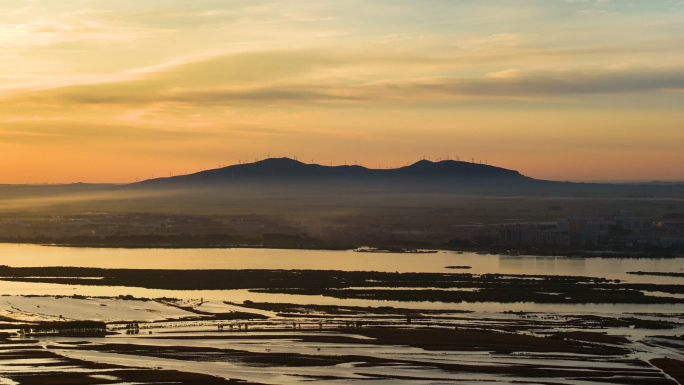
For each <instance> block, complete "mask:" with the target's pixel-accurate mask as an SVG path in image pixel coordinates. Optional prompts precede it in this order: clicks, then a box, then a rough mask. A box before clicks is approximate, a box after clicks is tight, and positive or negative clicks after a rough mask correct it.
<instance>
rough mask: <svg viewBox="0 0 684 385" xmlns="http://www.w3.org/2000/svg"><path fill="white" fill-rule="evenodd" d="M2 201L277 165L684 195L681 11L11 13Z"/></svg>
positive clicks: (2, 26)
mask: <svg viewBox="0 0 684 385" xmlns="http://www.w3.org/2000/svg"><path fill="white" fill-rule="evenodd" d="M0 47H1V48H2V50H1V51H0V161H2V163H3V164H4V165H5V167H4V168H3V173H2V174H0V183H44V182H45V183H69V182H79V181H80V182H115V183H127V182H134V181H135V180H136V179H147V178H151V177H153V176H157V177H158V176H169V175H178V174H183V173H191V172H196V171H199V170H200V169H208V168H216V167H219V166H221V165H229V164H234V163H238V162H243V161H254V160H255V159H263V158H266V157H268V156H270V157H278V156H288V157H295V156H296V157H297V158H298V159H299V160H300V161H304V162H312V161H313V162H316V163H321V164H330V163H332V164H344V162H349V163H354V162H357V163H358V164H361V165H364V166H366V167H370V168H378V167H380V168H385V167H397V166H403V165H406V164H407V162H410V163H413V162H415V161H417V160H418V159H420V158H422V157H423V156H425V157H430V158H432V159H437V158H447V157H449V158H450V159H455V158H456V157H457V156H458V157H460V159H461V160H468V161H471V160H473V159H474V160H475V161H476V162H480V161H482V162H483V163H484V162H487V163H488V164H494V165H497V166H501V167H505V168H510V169H515V170H518V171H520V172H521V173H522V174H524V175H527V176H531V177H534V178H540V179H552V180H604V181H607V180H684V168H683V167H682V166H681V165H682V164H684V151H683V150H682V149H684V129H683V128H684V2H682V1H678V0H674V1H667V0H663V1H619V0H522V1H501V0H485V1H479V0H463V1H446V0H426V1H403V0H402V1H397V0H386V1H372V2H368V1H328V0H321V1H315V2H312V1H300V0H293V1H287V2H282V1H281V2H276V1H260V0H258V1H254V0H251V1H212V0H198V1H192V2H187V1H176V0H165V1H161V0H149V1H140V2H129V1H111V0H107V1H98V2H92V1H85V0H64V1H52V0H51V1H47V0H35V1H28V0H26V1H13V2H4V3H3V4H2V5H0Z"/></svg>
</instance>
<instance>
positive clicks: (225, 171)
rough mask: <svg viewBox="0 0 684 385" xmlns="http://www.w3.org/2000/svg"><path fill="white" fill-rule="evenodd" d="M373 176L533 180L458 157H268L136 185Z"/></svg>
mask: <svg viewBox="0 0 684 385" xmlns="http://www.w3.org/2000/svg"><path fill="white" fill-rule="evenodd" d="M355 178H361V179H372V180H377V181H382V180H388V181H400V180H402V179H413V180H415V179H422V180H426V179H431V180H433V181H443V182H455V181H459V180H462V181H478V180H479V181H482V180H496V179H499V180H509V181H510V180H518V181H522V180H532V178H529V177H526V176H524V175H522V174H520V173H519V172H518V171H515V170H509V169H505V168H501V167H495V166H490V165H484V164H479V163H468V162H462V161H455V160H442V161H438V162H432V161H429V160H420V161H418V162H416V163H413V164H411V165H407V166H403V167H399V168H391V169H372V168H366V167H363V166H360V165H339V166H325V165H320V164H315V163H303V162H300V161H298V160H295V159H290V158H268V159H264V160H260V161H256V162H252V163H242V164H236V165H231V166H226V167H221V168H216V169H211V170H205V171H200V172H197V173H193V174H187V175H179V176H172V177H164V178H155V179H148V180H145V181H141V182H137V183H134V185H152V184H186V183H191V184H196V183H200V184H215V183H229V182H231V181H268V180H278V181H282V180H293V181H294V180H343V179H355Z"/></svg>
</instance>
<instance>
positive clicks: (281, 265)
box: [0, 244, 684, 284]
mask: <svg viewBox="0 0 684 385" xmlns="http://www.w3.org/2000/svg"><path fill="white" fill-rule="evenodd" d="M0 255H1V256H2V261H3V262H2V263H3V264H6V265H9V266H13V267H20V266H80V267H101V268H133V269H159V268H164V269H314V270H345V271H359V270H364V271H386V272H395V271H397V272H400V273H403V272H441V273H445V272H452V273H464V272H466V273H473V274H485V273H503V274H533V275H581V276H592V277H603V278H607V279H620V280H623V281H626V282H635V283H660V284H683V283H684V278H680V277H679V278H678V277H655V276H636V275H629V274H627V272H629V271H662V272H682V268H684V258H672V259H637V258H626V259H621V258H587V259H585V258H568V257H537V256H500V255H477V254H475V253H467V252H466V253H462V254H457V253H455V252H451V251H440V252H439V253H435V254H420V255H416V254H386V253H355V252H352V251H351V250H341V251H330V250H276V249H106V248H70V247H48V246H37V245H19V244H0ZM454 265H458V266H471V267H472V268H471V269H468V270H449V269H446V268H445V267H446V266H454Z"/></svg>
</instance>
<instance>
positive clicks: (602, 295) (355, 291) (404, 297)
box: [0, 266, 684, 304]
mask: <svg viewBox="0 0 684 385" xmlns="http://www.w3.org/2000/svg"><path fill="white" fill-rule="evenodd" d="M0 277H2V278H1V279H3V280H9V281H22V282H44V283H58V284H68V285H85V286H129V287H144V288H149V289H169V290H230V289H249V290H251V291H254V292H265V293H284V294H300V295H324V296H329V297H334V298H357V299H373V300H394V301H440V302H451V303H459V302H464V301H465V302H489V301H492V302H503V303H511V302H536V303H634V304H636V303H643V304H659V303H660V304H664V303H684V298H675V297H666V296H651V295H646V294H644V291H647V292H662V293H669V294H684V285H658V284H634V283H620V282H618V281H613V280H606V279H605V278H592V277H575V276H553V275H549V276H545V275H504V274H482V275H477V274H469V273H458V274H457V273H388V272H369V271H356V272H350V271H337V270H154V269H100V268H78V267H17V268H13V267H8V266H0ZM60 277H61V278H60ZM93 277H97V278H99V279H89V278H93ZM418 289H420V290H418ZM459 289H463V290H459Z"/></svg>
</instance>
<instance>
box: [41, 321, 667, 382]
mask: <svg viewBox="0 0 684 385" xmlns="http://www.w3.org/2000/svg"><path fill="white" fill-rule="evenodd" d="M354 335H360V336H364V337H367V338H366V339H358V338H353V336H354ZM257 337H259V336H258V335H250V336H245V337H241V336H223V335H217V336H197V337H193V336H185V337H183V338H176V337H162V338H166V339H177V340H179V343H180V341H183V340H187V339H190V340H206V339H231V340H236V339H237V340H239V339H241V338H248V339H250V340H252V339H254V338H257ZM263 337H264V338H275V339H280V338H286V339H294V340H296V341H302V342H305V343H307V344H322V345H321V346H324V348H323V349H325V346H331V345H332V346H334V344H355V345H368V346H377V345H385V346H397V345H400V346H411V347H415V348H422V349H425V350H433V351H453V352H455V351H467V352H494V354H511V353H515V352H522V353H533V354H534V353H536V354H544V353H546V354H550V355H554V354H582V355H584V356H585V357H595V358H597V359H599V360H602V361H605V360H609V361H616V362H621V363H629V364H631V365H632V367H629V368H619V369H612V368H609V367H605V366H604V367H597V368H593V367H591V366H589V367H584V366H583V365H577V366H573V365H566V366H555V365H553V364H548V365H545V364H535V365H509V364H501V365H470V364H467V363H464V364H454V363H442V362H439V361H424V360H419V359H417V360H412V359H410V358H406V359H396V358H395V359H385V358H382V357H375V356H368V355H364V356H356V355H340V354H332V355H331V354H328V353H324V354H304V353H290V354H282V353H278V352H255V351H241V350H233V349H220V348H213V347H199V346H182V345H180V344H179V345H177V346H155V345H145V344H142V343H141V344H136V345H129V344H116V343H110V344H93V345H79V346H72V347H70V349H73V350H93V351H100V352H108V353H118V354H125V355H126V354H127V355H134V356H146V357H156V358H170V359H178V357H183V359H184V360H187V361H194V362H231V363H234V364H238V365H245V366H253V367H317V366H318V367H320V366H334V365H341V364H352V363H353V364H354V366H355V367H367V368H371V367H381V368H382V367H384V368H387V367H395V366H397V365H400V366H409V367H415V368H421V369H423V371H424V372H425V376H426V377H421V378H414V377H399V376H396V375H393V374H385V375H379V376H380V377H382V378H386V379H399V378H403V379H413V380H418V379H425V378H427V377H429V376H430V373H431V372H433V371H434V370H435V369H437V370H439V371H440V372H441V373H443V374H448V373H473V374H476V373H487V374H496V375H508V376H524V377H527V378H529V377H532V378H581V379H585V380H596V381H601V380H602V379H605V381H606V382H607V383H622V384H624V383H629V382H622V381H623V380H624V379H634V381H638V383H640V384H672V382H670V381H668V380H666V379H664V378H663V377H662V374H661V373H660V372H659V371H658V370H656V369H654V368H652V367H650V366H648V365H644V363H642V362H640V361H637V360H624V359H622V358H621V357H622V356H623V355H625V354H628V353H629V352H630V351H629V350H628V349H625V348H624V347H621V346H611V345H606V344H594V343H587V342H582V341H569V340H564V339H562V338H556V337H554V338H542V337H535V336H529V335H516V334H510V333H499V332H490V331H477V330H446V329H402V328H399V329H397V328H363V329H342V330H340V333H339V334H337V335H336V334H335V333H327V334H321V335H315V334H306V335H301V334H298V333H295V334H292V333H286V334H280V335H278V334H275V335H269V336H263ZM50 347H51V346H48V348H50ZM60 348H62V349H63V348H64V346H60ZM312 378H317V379H321V377H315V376H314V377H312ZM327 378H329V377H327Z"/></svg>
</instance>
